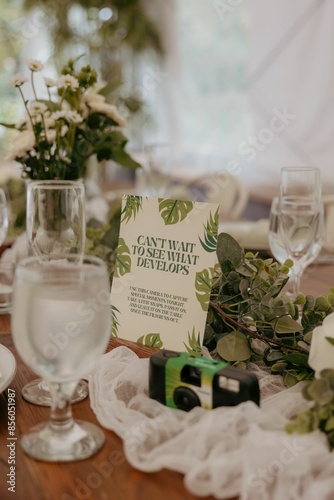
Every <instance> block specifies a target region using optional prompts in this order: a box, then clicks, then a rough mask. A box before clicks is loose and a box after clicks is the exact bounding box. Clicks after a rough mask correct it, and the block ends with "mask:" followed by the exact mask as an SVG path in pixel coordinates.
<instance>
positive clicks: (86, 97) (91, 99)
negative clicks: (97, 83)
mask: <svg viewBox="0 0 334 500" xmlns="http://www.w3.org/2000/svg"><path fill="white" fill-rule="evenodd" d="M82 100H83V101H84V102H85V103H86V104H87V106H89V107H91V106H93V105H94V103H103V102H105V100H106V98H105V97H104V96H103V95H101V94H93V93H92V94H91V93H87V92H86V93H85V94H83V96H82Z"/></svg>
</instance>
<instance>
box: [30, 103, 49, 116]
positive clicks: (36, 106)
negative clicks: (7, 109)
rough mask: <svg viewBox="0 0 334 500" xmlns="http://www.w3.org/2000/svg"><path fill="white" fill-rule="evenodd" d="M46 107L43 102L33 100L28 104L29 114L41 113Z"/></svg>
mask: <svg viewBox="0 0 334 500" xmlns="http://www.w3.org/2000/svg"><path fill="white" fill-rule="evenodd" d="M47 109H48V107H47V105H46V104H44V102H39V101H34V102H32V103H31V104H30V106H29V112H30V115H31V116H36V115H42V114H44V113H45V111H47Z"/></svg>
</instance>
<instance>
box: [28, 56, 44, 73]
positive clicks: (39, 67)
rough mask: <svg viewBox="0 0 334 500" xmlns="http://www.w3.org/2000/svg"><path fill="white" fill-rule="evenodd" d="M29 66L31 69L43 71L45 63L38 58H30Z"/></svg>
mask: <svg viewBox="0 0 334 500" xmlns="http://www.w3.org/2000/svg"><path fill="white" fill-rule="evenodd" d="M27 66H28V68H29V69H30V71H34V72H35V71H41V70H42V69H43V68H44V64H42V63H41V61H37V59H28V61H27Z"/></svg>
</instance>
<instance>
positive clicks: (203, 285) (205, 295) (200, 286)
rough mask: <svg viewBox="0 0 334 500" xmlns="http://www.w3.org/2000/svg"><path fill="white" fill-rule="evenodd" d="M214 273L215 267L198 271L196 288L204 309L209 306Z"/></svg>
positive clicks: (198, 298)
mask: <svg viewBox="0 0 334 500" xmlns="http://www.w3.org/2000/svg"><path fill="white" fill-rule="evenodd" d="M213 274H214V268H212V267H210V268H209V269H203V271H201V272H198V273H196V278H195V289H196V297H197V300H198V302H199V303H200V304H201V307H202V309H203V311H207V310H208V307H209V300H210V293H211V283H212V278H213Z"/></svg>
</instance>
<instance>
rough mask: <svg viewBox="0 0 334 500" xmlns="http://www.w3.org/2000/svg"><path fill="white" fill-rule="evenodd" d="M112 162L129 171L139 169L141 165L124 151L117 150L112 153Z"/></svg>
mask: <svg viewBox="0 0 334 500" xmlns="http://www.w3.org/2000/svg"><path fill="white" fill-rule="evenodd" d="M112 156H113V160H114V161H115V162H116V163H119V164H120V165H122V167H124V168H129V169H131V170H136V169H137V168H141V165H140V164H139V163H138V162H137V161H135V160H134V159H133V158H132V157H131V156H130V155H129V154H128V153H127V152H126V151H125V150H124V149H122V148H119V149H116V150H114V151H113V154H112Z"/></svg>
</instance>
